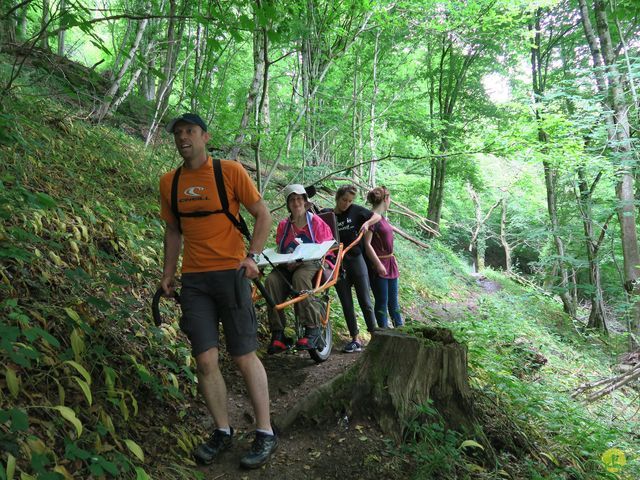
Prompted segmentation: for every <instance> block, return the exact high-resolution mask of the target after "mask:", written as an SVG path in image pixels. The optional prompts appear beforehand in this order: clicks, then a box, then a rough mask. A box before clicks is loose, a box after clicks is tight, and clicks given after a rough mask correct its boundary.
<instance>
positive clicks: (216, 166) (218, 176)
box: [212, 158, 251, 241]
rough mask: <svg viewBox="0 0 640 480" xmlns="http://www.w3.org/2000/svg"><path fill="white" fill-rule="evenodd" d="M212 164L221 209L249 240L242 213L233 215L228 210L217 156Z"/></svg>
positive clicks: (220, 165)
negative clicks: (236, 215)
mask: <svg viewBox="0 0 640 480" xmlns="http://www.w3.org/2000/svg"><path fill="white" fill-rule="evenodd" d="M212 165H213V176H214V177H215V179H216V186H217V187H218V197H219V198H220V205H221V206H222V211H223V212H224V214H225V215H226V216H227V218H228V219H229V220H230V221H231V223H233V224H234V225H235V226H236V228H237V229H238V230H240V233H242V235H244V236H245V238H246V239H247V240H249V241H251V233H249V228H248V227H247V224H246V222H245V221H244V218H242V215H240V214H239V213H238V217H239V218H236V217H234V216H233V215H232V214H231V212H230V211H229V199H228V198H227V189H226V188H225V186H224V177H223V176H222V164H221V162H220V159H219V158H213V159H212Z"/></svg>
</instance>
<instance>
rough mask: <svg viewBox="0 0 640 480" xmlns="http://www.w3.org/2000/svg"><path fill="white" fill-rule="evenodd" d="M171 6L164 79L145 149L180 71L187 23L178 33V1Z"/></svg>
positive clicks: (179, 24)
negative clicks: (180, 56) (180, 57)
mask: <svg viewBox="0 0 640 480" xmlns="http://www.w3.org/2000/svg"><path fill="white" fill-rule="evenodd" d="M169 5H170V8H169V15H170V18H169V27H168V31H167V54H166V60H165V65H164V69H163V74H164V79H163V80H162V82H161V84H160V87H159V88H158V91H157V97H156V108H155V113H154V115H153V120H152V121H151V125H150V126H149V131H148V132H147V136H146V139H145V144H144V146H145V147H147V146H149V144H150V143H151V140H152V139H153V137H154V136H155V134H156V132H157V130H158V126H159V124H160V122H161V120H162V117H163V116H164V114H165V112H166V111H167V108H168V105H169V97H170V95H171V90H172V88H173V82H174V81H175V79H176V76H177V75H178V70H179V69H176V65H177V62H178V56H179V53H180V44H181V41H182V34H183V32H184V27H185V21H184V19H182V20H180V21H179V22H178V28H177V32H176V18H175V17H176V12H177V4H176V0H170V1H169ZM188 61H189V57H188V56H187V57H186V58H185V60H184V63H183V66H184V65H186V64H187V62H188Z"/></svg>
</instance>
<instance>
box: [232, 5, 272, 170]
mask: <svg viewBox="0 0 640 480" xmlns="http://www.w3.org/2000/svg"><path fill="white" fill-rule="evenodd" d="M254 26H255V28H254V30H253V77H252V79H251V85H250V86H249V92H248V93H247V100H246V102H245V106H244V112H243V114H242V119H241V120H240V128H239V129H238V134H237V135H236V138H235V139H234V141H233V143H234V146H233V148H232V149H231V152H230V153H229V158H230V159H232V160H237V159H238V154H239V153H240V149H241V148H242V145H243V143H244V139H245V136H246V135H247V128H248V125H249V119H251V118H252V117H254V116H255V114H256V100H257V98H258V95H259V94H260V87H261V85H262V82H263V80H264V71H265V66H266V65H265V62H264V57H265V55H264V51H265V48H266V44H267V41H268V39H267V37H266V32H265V31H264V29H263V28H261V27H260V26H259V23H258V18H257V16H254Z"/></svg>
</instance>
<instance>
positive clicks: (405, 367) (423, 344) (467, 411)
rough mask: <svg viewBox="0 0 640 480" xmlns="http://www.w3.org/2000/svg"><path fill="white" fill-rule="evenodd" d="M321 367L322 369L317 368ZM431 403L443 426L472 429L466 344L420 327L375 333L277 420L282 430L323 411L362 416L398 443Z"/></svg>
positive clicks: (447, 333) (446, 333)
mask: <svg viewBox="0 0 640 480" xmlns="http://www.w3.org/2000/svg"><path fill="white" fill-rule="evenodd" d="M320 368H321V367H320ZM429 401H430V402H431V406H432V407H433V408H435V409H436V410H437V411H438V412H439V413H440V415H441V416H442V417H443V419H444V422H445V426H446V427H448V428H452V429H454V430H457V431H467V432H470V431H474V430H476V429H475V422H474V415H473V408H472V401H471V389H470V388H469V382H468V376H467V347H466V345H464V344H461V343H458V342H457V341H456V340H455V339H454V338H453V335H452V333H451V331H449V330H446V329H443V328H433V327H428V326H419V327H415V328H413V329H412V330H411V334H409V333H405V332H403V331H399V330H383V331H381V332H379V333H376V334H375V335H374V336H373V338H372V340H371V342H370V343H369V345H368V346H367V348H366V350H365V352H364V353H363V354H362V357H361V358H360V360H359V361H358V362H357V363H356V364H354V366H353V367H352V368H351V369H350V370H349V371H347V372H345V373H344V374H342V375H341V376H339V377H336V378H335V379H333V380H332V381H331V382H329V383H327V384H325V385H323V386H321V387H320V388H319V389H318V390H316V392H315V393H314V394H312V395H310V396H308V397H307V398H305V399H304V400H303V401H302V402H301V403H300V404H298V405H297V406H296V407H295V408H294V409H292V410H290V411H288V412H286V413H285V414H284V415H282V416H280V418H279V419H278V420H277V422H278V425H279V426H280V427H281V428H287V427H288V426H289V425H291V424H292V423H293V422H294V421H296V420H298V419H300V418H306V419H312V420H316V421H319V420H320V419H321V418H322V416H324V415H326V413H327V410H333V411H334V412H335V411H344V410H346V411H347V413H348V414H349V415H350V416H351V415H354V416H358V415H366V416H369V417H371V418H373V419H375V420H376V422H377V423H378V424H379V425H380V428H381V429H382V430H383V431H384V432H385V433H386V434H387V435H389V436H390V437H392V438H394V439H395V440H396V441H398V442H401V441H402V439H403V438H402V437H403V433H404V430H405V428H406V426H407V425H408V424H409V422H411V421H413V420H416V419H417V420H419V417H420V407H421V406H422V405H425V404H427V403H428V402H429Z"/></svg>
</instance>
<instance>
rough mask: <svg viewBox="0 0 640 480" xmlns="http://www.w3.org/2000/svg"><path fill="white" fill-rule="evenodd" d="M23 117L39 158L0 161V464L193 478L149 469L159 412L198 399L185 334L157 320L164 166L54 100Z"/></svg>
mask: <svg viewBox="0 0 640 480" xmlns="http://www.w3.org/2000/svg"><path fill="white" fill-rule="evenodd" d="M14 108H15V110H14V111H13V112H12V114H13V115H15V116H16V117H17V118H19V119H20V122H21V124H22V125H23V126H24V127H25V128H24V130H25V135H24V136H25V138H29V146H30V148H29V149H28V150H25V149H23V147H22V145H21V144H12V145H5V146H2V147H1V150H0V152H1V155H2V158H3V170H2V172H1V175H2V177H1V180H2V184H1V186H2V188H0V199H1V200H2V201H1V202H0V203H1V205H2V217H3V223H2V227H1V228H0V259H1V263H0V279H1V283H0V296H1V297H2V298H3V299H4V300H3V301H2V302H0V311H1V312H2V314H1V315H0V318H1V320H0V342H1V344H0V365H1V368H0V371H1V378H3V379H4V381H5V385H6V387H7V388H6V389H3V393H2V395H0V443H2V445H3V448H2V450H3V451H7V452H11V454H12V455H13V456H14V458H16V459H17V462H16V471H17V472H22V473H23V474H24V475H27V474H30V475H37V476H38V478H63V476H66V477H68V476H69V475H73V476H75V477H83V478H84V477H89V476H90V475H92V476H96V477H102V476H104V477H107V478H150V477H149V475H151V474H153V475H158V476H159V478H184V475H182V474H180V475H177V476H176V474H175V473H171V471H170V470H166V471H164V473H159V472H162V471H163V469H164V468H167V467H165V466H162V465H147V464H145V451H148V450H147V449H153V448H157V447H156V446H155V445H149V444H147V443H146V439H148V438H150V437H151V438H155V437H156V436H159V435H160V429H161V428H162V425H157V424H156V422H155V421H154V416H155V415H154V412H156V411H157V410H158V409H163V410H166V411H172V410H175V408H176V405H177V404H176V400H178V401H180V400H183V399H184V398H185V397H186V396H192V395H193V394H194V392H195V383H194V381H195V376H194V374H193V372H192V371H191V364H190V356H189V355H188V351H189V349H188V346H187V344H186V342H185V341H184V339H182V337H181V336H180V335H178V334H177V325H176V324H175V323H171V324H167V325H164V326H163V327H162V328H160V329H159V328H156V327H154V326H152V324H151V322H150V318H149V316H150V315H149V302H150V298H151V296H152V292H153V291H154V287H155V283H156V281H157V278H158V276H159V271H158V265H159V262H160V259H159V257H158V255H159V253H158V252H159V251H160V250H161V249H160V248H159V244H158V242H159V239H160V238H161V224H160V222H159V221H158V220H157V219H156V216H157V206H156V204H155V203H154V201H153V200H152V199H153V198H154V196H155V195H154V192H155V188H156V187H155V184H156V181H157V172H158V170H159V169H161V168H164V166H162V165H160V164H159V163H158V160H157V159H156V158H155V157H153V156H150V155H147V154H146V153H145V152H144V151H142V150H141V149H138V150H135V149H136V148H138V147H134V146H132V144H131V143H130V140H128V139H127V138H125V137H123V136H122V135H121V134H119V133H117V132H115V131H112V130H109V129H100V128H98V129H88V128H86V127H84V126H83V125H82V124H81V123H79V122H77V121H74V120H71V114H70V112H66V111H64V110H61V109H60V108H59V107H57V106H54V105H53V104H51V103H49V102H47V101H46V100H41V101H39V102H38V103H37V104H31V105H29V104H16V105H15V107H14ZM36 110H37V111H38V115H35V111H36ZM18 111H19V112H20V113H15V112H18ZM23 116H24V117H23ZM33 118H39V120H36V121H34V120H32V119H33ZM65 145H73V147H72V148H64V146H65ZM124 145H128V147H127V148H122V147H124ZM123 152H127V153H128V155H127V156H125V155H123ZM134 158H135V159H136V161H135V162H134V161H133V159H134ZM114 186H115V188H114ZM150 199H151V200H150ZM171 320H172V322H175V321H177V318H175V317H174V318H172V319H171ZM0 383H2V381H1V380H0ZM154 431H155V432H156V434H153V433H152V432H154ZM176 440H179V438H176ZM45 443H46V446H45ZM171 450H173V453H172V454H171V455H169V456H168V457H167V460H171V458H173V459H174V460H173V461H175V462H182V461H183V460H182V456H183V455H184V454H185V452H183V451H182V449H181V448H180V447H179V446H178V444H177V443H174V444H173V446H169V448H168V449H167V452H169V451H171Z"/></svg>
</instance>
